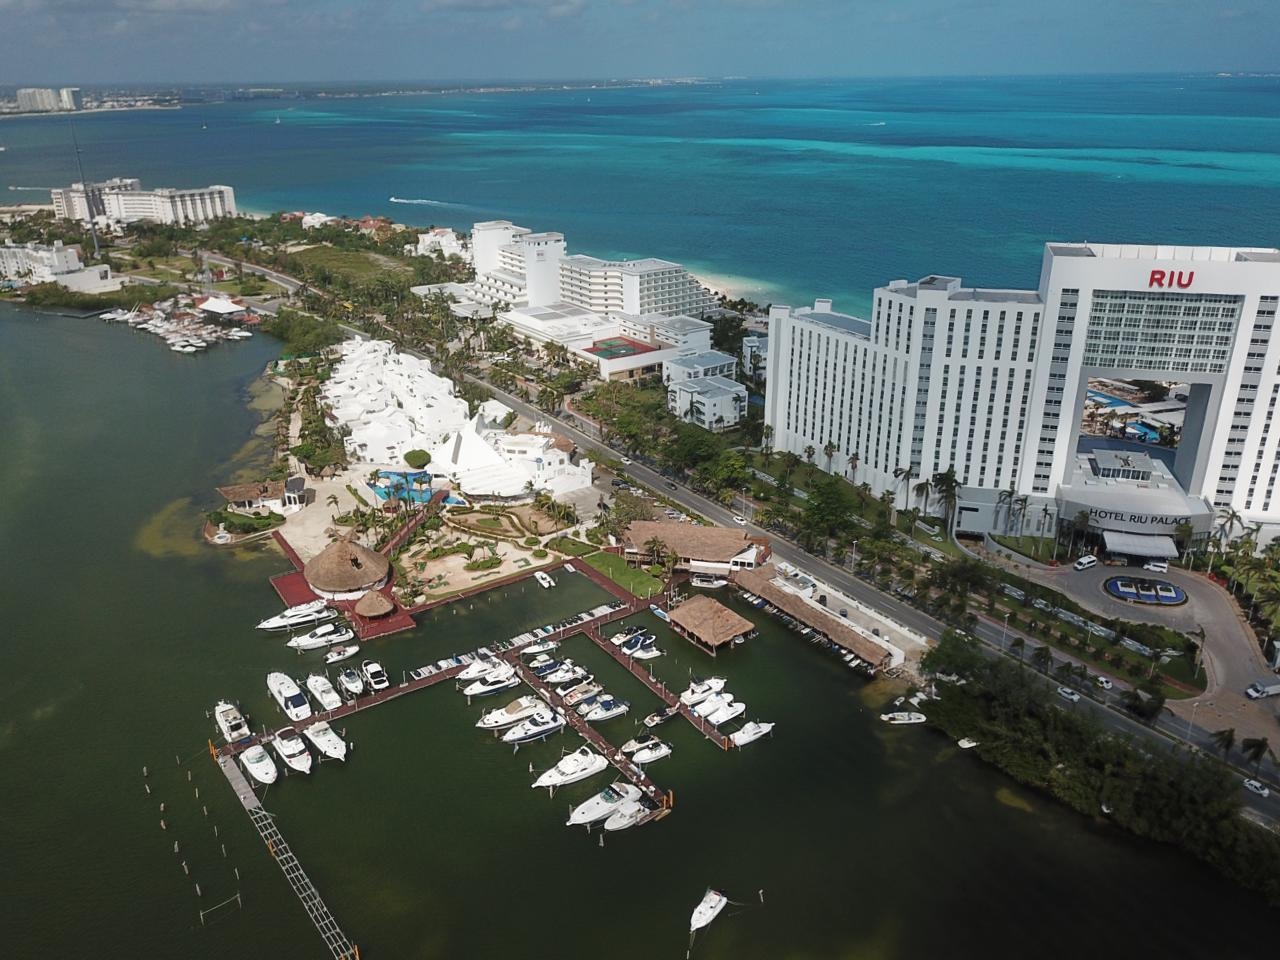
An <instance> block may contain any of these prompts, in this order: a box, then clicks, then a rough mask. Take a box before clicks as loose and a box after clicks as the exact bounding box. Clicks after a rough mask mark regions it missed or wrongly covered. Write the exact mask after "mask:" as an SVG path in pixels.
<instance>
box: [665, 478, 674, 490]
mask: <svg viewBox="0 0 1280 960" xmlns="http://www.w3.org/2000/svg"><path fill="white" fill-rule="evenodd" d="M666 487H667V489H668V490H674V489H676V485H675V484H674V483H672V482H671V481H670V480H668V481H667V483H666Z"/></svg>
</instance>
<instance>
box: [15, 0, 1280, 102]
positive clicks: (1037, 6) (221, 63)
mask: <svg viewBox="0 0 1280 960" xmlns="http://www.w3.org/2000/svg"><path fill="white" fill-rule="evenodd" d="M1277 36H1280V2H1278V0H1207V2H1206V0H1052V2H1050V0H381V2H353V0H345V2H339V0H0V84H27V83H42V84H75V83H81V84H92V83H104V82H113V81H119V82H151V81H158V82H165V81H192V82H211V83H213V82H217V83H224V82H225V83H237V82H248V81H251V80H350V81H363V80H375V81H376V80H399V79H421V80H446V79H492V78H530V79H565V78H603V79H612V78H626V77H654V76H666V77H672V76H726V75H746V76H842V75H886V74H914V75H921V74H995V73H1045V72H1048V73H1097V72H1102V73H1135V72H1145V73H1152V72H1155V73H1163V72H1182V71H1193V72H1203V71H1217V70H1233V71H1234V70H1275V69H1280V54H1278V53H1277V45H1276V37H1277Z"/></svg>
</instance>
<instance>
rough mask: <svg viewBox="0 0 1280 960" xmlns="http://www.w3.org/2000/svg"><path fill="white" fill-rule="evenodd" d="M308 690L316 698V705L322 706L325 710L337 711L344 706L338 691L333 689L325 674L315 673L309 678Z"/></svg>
mask: <svg viewBox="0 0 1280 960" xmlns="http://www.w3.org/2000/svg"><path fill="white" fill-rule="evenodd" d="M307 689H308V690H310V691H311V695H312V696H313V697H315V698H316V703H318V704H320V707H321V709H323V710H337V709H338V708H339V707H340V706H342V698H341V697H340V696H338V691H337V690H335V689H333V684H332V683H330V682H329V678H328V677H326V676H325V675H324V674H323V673H313V674H311V675H310V676H309V677H307Z"/></svg>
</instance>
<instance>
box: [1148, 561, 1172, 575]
mask: <svg viewBox="0 0 1280 960" xmlns="http://www.w3.org/2000/svg"><path fill="white" fill-rule="evenodd" d="M1142 569H1143V570H1150V571H1151V572H1152V573H1168V572H1169V561H1168V560H1148V561H1147V562H1146V563H1144V564H1143V565H1142Z"/></svg>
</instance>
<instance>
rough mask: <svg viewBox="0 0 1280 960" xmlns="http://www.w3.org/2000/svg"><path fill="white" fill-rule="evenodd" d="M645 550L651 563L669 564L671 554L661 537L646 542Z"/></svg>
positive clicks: (651, 538)
mask: <svg viewBox="0 0 1280 960" xmlns="http://www.w3.org/2000/svg"><path fill="white" fill-rule="evenodd" d="M644 548H645V550H647V551H648V553H649V559H650V561H651V562H653V563H656V564H659V565H663V564H665V563H666V562H667V555H668V554H669V553H670V552H671V550H670V548H669V547H668V546H667V544H666V541H664V540H663V539H662V538H661V537H650V538H649V539H648V540H646V541H645V544H644Z"/></svg>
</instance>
